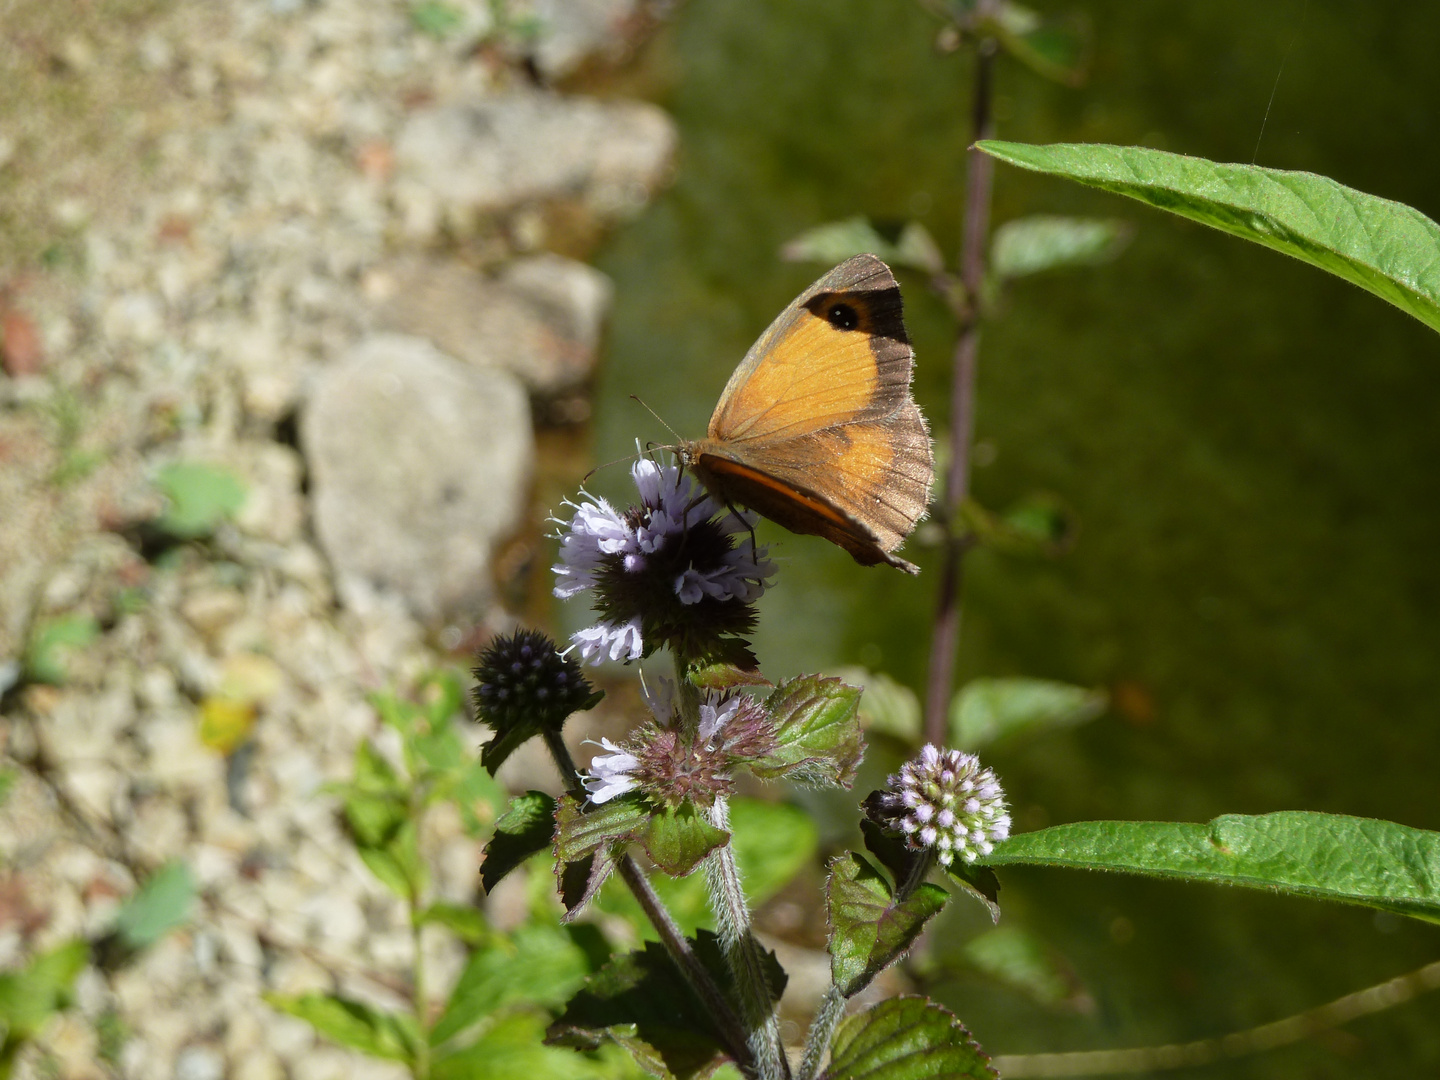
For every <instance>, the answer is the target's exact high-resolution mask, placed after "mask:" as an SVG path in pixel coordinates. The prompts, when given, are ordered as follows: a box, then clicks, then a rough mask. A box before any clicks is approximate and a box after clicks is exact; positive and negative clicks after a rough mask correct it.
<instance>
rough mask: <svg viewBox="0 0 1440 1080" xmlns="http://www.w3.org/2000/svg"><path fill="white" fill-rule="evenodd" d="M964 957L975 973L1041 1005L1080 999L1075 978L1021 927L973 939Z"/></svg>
mask: <svg viewBox="0 0 1440 1080" xmlns="http://www.w3.org/2000/svg"><path fill="white" fill-rule="evenodd" d="M962 955H963V956H964V958H965V961H966V963H968V964H969V965H970V966H971V967H973V968H975V970H977V971H980V972H982V973H984V974H986V975H989V976H990V977H991V978H992V979H995V980H997V981H998V982H1002V983H1004V984H1005V985H1007V986H1010V987H1013V988H1014V989H1016V990H1019V991H1020V992H1021V993H1023V994H1025V995H1027V996H1028V997H1030V998H1032V999H1033V1000H1035V1001H1038V1002H1040V1004H1042V1005H1062V1004H1065V1003H1067V1002H1075V1001H1077V1000H1078V998H1079V997H1080V992H1079V986H1078V985H1077V983H1076V980H1075V977H1074V976H1073V975H1071V974H1070V973H1069V972H1068V971H1067V970H1065V969H1064V968H1063V967H1062V966H1061V965H1060V964H1059V963H1058V962H1057V960H1056V959H1055V957H1054V955H1053V954H1052V952H1051V950H1050V949H1048V948H1046V946H1045V943H1044V942H1042V941H1041V940H1040V939H1039V938H1037V937H1036V936H1035V935H1034V934H1032V933H1030V932H1029V931H1028V930H1022V929H1021V928H1020V927H1018V926H1005V927H997V928H995V929H994V930H987V931H986V932H985V933H983V934H979V935H977V936H975V937H973V938H971V939H970V940H969V941H968V942H966V943H965V947H964V949H963V950H962Z"/></svg>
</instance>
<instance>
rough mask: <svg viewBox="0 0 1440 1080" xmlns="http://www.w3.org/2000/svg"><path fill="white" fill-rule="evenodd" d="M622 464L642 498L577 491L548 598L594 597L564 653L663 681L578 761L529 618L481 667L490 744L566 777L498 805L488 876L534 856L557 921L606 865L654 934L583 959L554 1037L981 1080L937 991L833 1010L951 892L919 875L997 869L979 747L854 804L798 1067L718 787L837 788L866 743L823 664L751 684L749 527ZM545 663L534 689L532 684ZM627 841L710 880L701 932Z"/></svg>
mask: <svg viewBox="0 0 1440 1080" xmlns="http://www.w3.org/2000/svg"><path fill="white" fill-rule="evenodd" d="M632 475H633V478H634V481H635V485H636V490H637V495H638V502H637V503H636V504H635V505H633V506H631V507H629V508H627V509H625V510H624V511H621V510H618V509H616V508H615V507H613V506H611V505H610V504H609V503H608V502H606V501H605V500H604V499H600V498H596V497H594V496H590V495H585V494H582V498H581V500H580V501H579V502H577V503H574V504H572V510H573V513H572V515H571V517H570V518H569V520H567V521H563V522H559V525H560V535H559V541H560V562H559V564H557V566H556V567H555V572H556V575H557V581H558V584H557V586H556V589H555V591H556V594H557V595H559V596H561V597H563V598H575V597H581V596H585V597H589V598H590V599H591V600H592V601H593V603H594V606H595V609H596V615H597V618H596V621H595V623H594V624H593V625H592V626H589V627H587V628H585V629H582V630H580V631H578V632H576V633H575V634H574V635H573V638H572V643H571V646H570V649H568V650H567V653H574V654H577V655H578V656H579V657H580V658H581V659H587V660H591V661H598V660H599V659H602V658H604V657H609V658H611V659H617V660H618V659H623V660H627V661H632V660H644V659H647V658H650V657H653V656H654V655H655V654H656V653H657V652H659V651H661V650H667V651H668V652H669V653H670V655H671V658H672V659H673V662H674V674H675V678H674V679H673V680H672V679H670V678H666V677H664V676H658V675H652V676H650V677H648V678H647V679H646V680H645V682H644V684H643V695H644V700H645V704H646V711H647V713H648V716H646V717H644V718H643V719H642V720H641V722H640V723H639V724H638V725H637V726H636V727H635V729H634V730H633V731H632V733H631V734H630V735H629V736H627V737H626V738H625V739H623V740H622V741H621V742H619V743H614V742H611V741H609V740H608V739H607V740H602V741H601V743H600V744H598V745H599V748H600V752H599V753H597V754H595V755H593V757H592V760H591V762H590V764H589V766H588V768H586V769H585V770H583V771H582V770H580V769H578V768H576V766H575V763H574V762H573V761H572V760H571V757H570V754H569V751H568V749H567V748H566V746H565V744H564V743H563V741H562V740H561V739H560V737H559V727H558V725H556V724H555V723H553V717H554V716H555V715H557V714H556V712H555V711H554V707H553V703H554V702H555V701H556V699H557V697H559V696H562V695H565V694H569V693H573V692H574V690H573V688H574V687H575V685H576V682H575V680H576V672H575V671H573V670H571V668H572V665H573V664H574V661H572V660H569V659H565V658H562V656H561V654H560V653H559V652H558V651H556V649H555V646H554V645H553V644H550V645H548V648H549V655H544V654H543V653H542V652H541V651H540V645H539V640H538V639H537V637H536V635H535V634H534V633H533V632H529V631H522V632H520V633H518V634H516V635H513V636H510V637H504V638H501V639H498V640H497V641H495V642H494V643H492V644H491V646H490V647H489V648H488V649H487V650H486V651H485V653H484V654H483V655H482V656H481V658H480V663H479V665H478V666H477V668H476V671H475V674H476V678H477V680H478V686H477V689H476V692H475V700H476V704H477V717H478V718H479V719H480V720H481V721H482V722H485V723H487V724H488V725H490V726H491V727H492V728H493V729H494V731H495V735H494V738H493V740H492V742H491V743H490V744H489V745H492V746H507V747H508V746H510V745H512V744H513V743H515V741H516V740H517V739H523V738H525V737H529V736H531V735H535V734H539V735H541V736H542V737H543V738H544V739H545V743H546V745H547V747H548V748H549V749H550V751H551V754H552V756H553V757H554V760H555V764H556V766H557V768H558V769H559V771H560V774H561V776H562V777H563V778H564V780H565V783H566V788H567V790H566V793H565V794H564V795H562V796H561V798H560V799H558V800H550V799H549V798H548V797H547V796H545V795H543V794H541V793H539V792H528V793H526V794H524V795H520V796H518V797H517V798H516V799H515V800H513V801H512V803H511V805H510V808H509V809H508V810H507V812H506V814H505V816H504V817H503V818H502V819H501V820H500V821H499V822H498V823H497V827H496V836H495V838H494V839H493V840H492V841H491V842H490V844H489V846H488V848H487V853H486V861H485V884H486V887H487V888H488V887H493V885H494V884H495V883H496V882H497V881H498V880H500V878H501V877H503V875H504V874H505V873H507V872H508V871H510V870H512V869H513V868H514V867H516V866H518V865H519V864H520V863H521V862H523V861H524V860H525V859H526V858H528V857H529V856H531V855H534V854H538V853H540V852H543V851H549V852H550V853H551V854H552V855H553V857H554V866H555V875H556V888H557V892H558V894H559V896H560V898H561V901H562V903H563V905H564V907H565V916H564V919H565V921H566V922H570V921H571V920H573V919H575V918H576V916H578V915H579V914H580V913H581V912H583V911H584V910H585V909H586V907H587V906H588V905H589V904H590V903H591V902H592V901H593V900H594V899H595V897H596V895H597V894H598V892H599V891H600V889H601V887H602V886H603V885H604V884H605V882H606V880H607V879H608V878H609V877H610V876H611V875H612V874H617V875H618V876H619V877H620V878H621V879H622V880H623V881H624V882H625V884H626V885H627V886H628V887H629V888H630V889H631V891H632V892H633V893H634V895H635V897H636V899H637V901H639V904H640V907H641V909H642V910H643V911H644V912H645V914H646V916H647V917H648V918H649V919H650V920H651V921H652V923H653V924H654V927H655V930H656V932H657V934H658V936H659V938H660V942H661V944H660V945H658V946H656V945H651V946H648V947H647V948H645V949H644V950H642V951H640V952H638V953H631V954H628V955H626V956H623V957H619V958H617V959H615V960H612V961H611V962H610V963H609V964H607V965H606V966H605V967H603V968H601V969H600V970H599V971H598V972H596V973H595V974H594V975H593V976H592V977H591V978H590V979H589V980H588V981H587V983H586V985H585V988H584V989H583V990H582V991H581V992H580V993H579V994H578V995H576V997H575V998H573V999H572V1000H571V1001H570V1002H569V1003H568V1004H567V1005H566V1007H565V1009H564V1011H563V1012H562V1013H561V1015H560V1017H559V1019H558V1020H557V1021H556V1023H555V1024H554V1025H553V1026H552V1028H551V1029H550V1037H551V1039H552V1041H554V1042H556V1043H559V1044H562V1045H568V1046H573V1047H577V1048H583V1049H594V1048H597V1047H599V1046H601V1045H603V1044H605V1043H606V1042H610V1043H615V1044H618V1045H620V1046H622V1047H624V1048H625V1049H626V1050H627V1051H629V1052H630V1053H631V1054H632V1055H633V1056H634V1058H635V1061H636V1062H637V1064H639V1065H640V1066H641V1067H642V1068H643V1069H645V1070H646V1071H647V1072H649V1073H651V1074H652V1075H655V1076H662V1077H664V1076H675V1077H679V1078H686V1077H690V1076H694V1075H698V1074H703V1073H705V1072H708V1071H709V1070H710V1069H711V1068H712V1067H714V1066H715V1065H716V1064H718V1063H719V1062H720V1061H721V1060H724V1059H728V1060H730V1061H732V1062H734V1064H735V1065H736V1066H737V1067H738V1068H739V1069H740V1071H741V1072H742V1074H744V1075H745V1076H748V1077H756V1078H761V1080H781V1078H789V1077H792V1076H797V1075H798V1076H800V1077H802V1078H804V1080H811V1078H813V1077H815V1076H818V1075H819V1074H820V1069H821V1067H822V1065H823V1063H824V1062H825V1060H826V1058H827V1055H828V1056H829V1057H830V1058H831V1064H830V1066H829V1068H828V1070H827V1072H826V1073H825V1075H826V1076H827V1077H831V1078H836V1080H838V1078H840V1077H846V1076H858V1075H861V1074H862V1073H865V1072H867V1071H868V1070H872V1069H874V1068H884V1067H887V1066H885V1064H884V1063H885V1062H886V1061H890V1060H898V1059H900V1058H911V1057H912V1056H913V1055H914V1054H917V1053H918V1054H920V1055H921V1056H922V1057H933V1058H934V1059H935V1061H936V1062H937V1063H940V1062H943V1063H944V1064H945V1067H946V1068H947V1069H949V1070H950V1071H951V1072H952V1073H953V1074H954V1075H963V1076H975V1077H987V1076H992V1075H994V1074H993V1071H992V1070H991V1069H990V1068H989V1066H988V1064H987V1061H986V1058H985V1056H984V1054H983V1053H982V1052H981V1051H980V1050H979V1048H978V1047H977V1046H976V1044H975V1043H974V1040H973V1039H971V1038H970V1036H969V1035H968V1033H967V1032H966V1031H965V1029H964V1027H963V1026H962V1025H961V1024H960V1023H959V1021H957V1020H956V1019H955V1018H954V1017H952V1016H951V1015H950V1014H949V1013H948V1012H946V1011H945V1010H944V1009H942V1008H941V1007H940V1006H938V1005H935V1004H933V1003H931V1002H929V1001H925V1000H923V999H910V998H904V999H898V1000H896V1001H890V1002H884V1003H882V1004H881V1005H879V1006H876V1007H874V1008H872V1009H870V1010H868V1011H867V1012H866V1013H864V1014H861V1016H859V1017H857V1018H852V1019H851V1020H849V1021H845V1022H844V1023H842V1022H841V1021H842V1020H843V1018H844V1012H845V1005H846V1002H847V1001H848V1000H849V999H851V998H853V997H854V996H855V995H856V994H858V993H859V992H860V991H861V990H863V989H864V988H865V987H866V986H868V985H869V984H870V983H871V982H872V981H873V979H874V978H875V976H876V975H878V974H879V973H880V972H881V971H883V970H884V969H885V968H886V967H888V966H890V965H891V964H893V963H895V962H896V961H898V960H899V959H900V958H901V957H902V956H904V955H905V953H906V952H907V951H908V950H909V949H910V947H911V946H912V945H913V943H914V942H915V939H916V938H917V936H918V935H919V934H920V932H921V930H922V929H923V928H924V926H925V924H926V923H927V922H928V921H929V920H930V919H931V918H932V917H933V916H934V915H935V914H936V913H937V912H939V911H940V910H941V908H942V907H943V906H944V904H945V902H946V901H947V900H948V898H949V895H950V894H949V893H948V892H947V891H946V890H945V889H943V888H941V887H940V886H938V885H935V884H932V883H930V882H929V881H928V877H929V876H930V873H931V871H932V870H940V871H945V872H948V873H949V874H951V875H953V879H954V880H956V881H958V882H959V883H961V884H962V885H963V886H964V887H965V888H966V889H967V890H972V891H979V892H981V893H986V894H988V895H989V897H990V899H992V900H993V884H992V882H993V879H990V878H989V877H988V875H986V874H983V873H982V872H980V871H976V870H975V869H974V867H973V865H972V864H973V863H974V862H975V860H976V859H977V858H979V857H982V856H983V855H984V854H987V853H990V852H992V851H993V850H994V848H993V845H994V843H995V842H996V841H998V840H1001V839H1003V838H1004V837H1005V836H1006V835H1007V834H1008V831H1009V825H1010V820H1009V817H1008V815H1007V814H1006V811H1005V805H1004V796H1003V794H1002V793H1001V791H1000V787H999V783H998V782H997V781H996V779H995V777H994V775H993V773H991V772H990V771H989V770H988V769H985V768H984V767H983V766H981V765H980V763H979V762H978V760H977V759H976V758H975V757H974V756H973V755H970V754H962V753H960V752H959V751H942V750H940V749H939V748H937V747H935V746H930V745H927V746H926V747H925V748H924V750H922V751H921V753H920V755H919V756H918V757H917V758H916V759H915V760H914V761H913V762H910V763H909V764H907V765H905V766H904V767H903V768H902V769H901V771H900V773H899V774H897V775H896V776H894V777H892V778H891V780H890V784H889V786H888V787H887V789H886V790H884V791H881V792H876V793H875V794H874V795H873V796H872V797H871V799H870V800H868V801H867V804H866V810H867V819H866V828H865V832H864V835H865V849H866V850H865V851H864V852H859V851H852V852H847V853H845V854H844V855H842V856H840V857H838V858H837V859H835V860H833V861H832V863H831V867H830V879H829V883H828V886H827V896H826V901H827V913H828V919H829V925H830V929H831V934H830V943H831V954H832V965H831V980H832V981H831V987H830V990H829V991H828V993H827V994H826V997H825V1001H824V1005H823V1007H822V1009H821V1011H820V1014H819V1016H818V1017H817V1018H816V1021H815V1023H814V1024H813V1025H812V1028H811V1032H810V1036H809V1038H808V1040H807V1044H806V1046H805V1047H804V1049H803V1052H802V1053H800V1054H799V1055H798V1056H799V1061H798V1063H792V1061H791V1059H790V1055H788V1054H787V1052H786V1047H784V1046H783V1045H782V1043H781V1038H780V1028H779V1021H778V1017H777V1015H776V1010H775V1005H776V1002H777V1001H778V999H779V996H780V992H781V990H782V989H783V987H784V982H785V974H784V972H783V970H781V968H780V965H779V964H778V963H777V962H776V959H775V957H774V955H773V954H771V953H770V952H768V951H767V950H765V949H764V948H763V947H761V946H760V944H759V943H758V942H757V941H756V939H755V936H754V934H753V932H752V927H751V911H750V906H749V902H748V899H747V897H746V893H745V890H744V887H743V882H742V880H741V876H740V870H739V866H738V862H737V859H736V857H735V853H734V849H733V845H732V843H731V839H732V836H731V830H730V808H729V804H730V798H731V796H732V793H733V791H734V786H735V778H736V776H737V775H738V774H739V773H741V772H744V771H748V772H749V773H750V774H751V775H752V776H754V777H755V778H757V779H759V780H762V781H782V780H783V781H787V782H790V783H798V784H803V785H808V786H815V787H849V786H850V785H851V784H852V783H853V781H854V779H855V773H856V769H857V767H858V765H859V763H860V760H861V758H862V756H863V754H864V740H863V736H862V733H861V729H860V722H859V718H858V705H859V701H860V693H861V691H860V689H859V688H857V687H854V686H850V685H848V684H847V683H845V682H843V681H841V680H840V679H838V678H834V677H827V676H823V675H802V676H799V677H796V678H792V679H789V680H786V681H783V682H780V683H779V684H778V685H777V684H774V683H772V682H771V680H769V679H768V678H767V677H766V676H764V675H763V674H762V673H761V671H760V670H759V665H758V663H757V661H756V659H755V656H754V653H753V651H752V650H751V649H750V645H749V642H748V640H747V634H748V633H749V631H750V630H752V629H753V627H754V626H755V623H756V618H757V616H756V612H755V609H754V606H753V605H754V601H755V600H756V599H757V598H758V597H759V595H760V594H761V592H762V591H763V590H764V589H765V588H767V587H769V585H770V581H771V579H772V578H773V577H774V576H775V574H776V569H775V566H774V564H773V563H772V562H771V561H770V559H769V558H768V553H767V552H766V550H765V549H764V548H763V547H757V546H756V543H755V540H754V535H753V528H754V525H755V521H754V519H753V518H752V517H751V516H750V515H748V514H742V513H740V512H736V511H734V510H731V509H727V508H725V507H722V506H720V505H719V504H718V503H717V502H716V501H715V500H713V499H712V498H711V497H710V496H708V495H706V494H704V492H703V491H701V490H700V489H698V488H697V486H696V485H695V483H694V481H693V480H692V479H691V478H690V477H689V476H687V475H686V474H685V473H683V472H682V471H681V470H680V469H679V468H678V467H676V466H674V465H666V464H661V463H659V462H656V461H653V460H651V459H649V458H642V459H641V460H640V461H638V462H637V463H636V465H635V467H634V469H633V472H632ZM541 671H546V672H549V673H550V679H551V681H550V682H549V683H547V682H545V681H544V680H543V679H540V678H530V677H528V675H527V673H528V672H537V673H538V672H541ZM552 822H553V826H552ZM632 848H634V849H638V850H639V851H641V852H643V854H644V856H645V859H646V862H647V863H648V864H649V867H650V868H652V869H653V871H655V872H658V873H660V874H663V875H667V876H671V877H687V876H689V875H691V874H698V875H700V876H701V877H703V880H704V882H705V885H706V890H707V893H708V898H709V903H710V910H711V914H712V918H713V921H714V926H715V928H716V929H715V933H713V934H712V933H708V932H705V931H703V930H702V931H700V932H698V933H697V934H695V935H693V936H687V935H684V934H683V933H681V931H680V930H679V927H678V924H677V923H676V921H675V919H674V918H673V916H672V915H671V914H670V913H669V911H668V910H667V908H666V907H665V905H664V904H663V903H662V902H661V901H660V899H659V896H658V895H657V894H656V892H655V890H654V889H653V887H652V886H651V885H650V883H649V881H648V880H647V870H645V869H642V867H641V865H640V863H639V861H638V860H636V859H635V858H634V856H632V855H631V854H630V852H631V849H632ZM917 1040H918V1041H917Z"/></svg>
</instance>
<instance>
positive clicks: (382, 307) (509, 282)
mask: <svg viewBox="0 0 1440 1080" xmlns="http://www.w3.org/2000/svg"><path fill="white" fill-rule="evenodd" d="M366 287H367V291H369V292H370V293H371V295H372V297H373V298H374V299H375V300H376V302H377V313H378V315H379V317H380V321H381V322H382V323H384V324H385V325H386V326H387V327H389V328H390V329H393V330H399V331H402V332H403V333H407V334H415V335H417V336H420V337H424V338H427V339H428V340H429V341H431V342H432V343H434V344H435V345H436V346H437V347H439V348H440V349H443V350H444V351H445V352H447V353H449V354H450V355H451V356H454V357H456V358H457V359H460V360H464V361H465V362H466V363H467V364H476V365H481V366H485V365H489V366H494V367H503V368H505V369H506V370H508V371H512V372H514V373H515V374H516V375H518V376H520V378H521V379H522V380H524V382H525V385H526V386H528V387H529V388H530V389H532V390H535V391H538V392H540V393H556V392H559V391H563V390H569V389H572V388H574V387H575V386H576V385H578V384H579V383H581V382H583V381H584V380H585V379H586V378H587V377H588V376H589V374H590V371H591V368H592V367H593V366H594V364H595V353H596V350H597V348H598V347H599V344H600V331H601V327H602V325H603V323H604V319H605V313H606V311H607V310H608V309H609V306H610V297H611V293H612V291H613V290H612V288H611V285H610V279H609V278H607V277H606V276H605V275H604V274H602V273H601V272H600V271H598V270H596V269H594V268H593V267H590V266H586V265H585V264H584V263H581V262H575V261H574V260H573V259H565V258H562V257H560V256H559V255H534V256H530V257H528V258H523V259H517V260H515V261H514V262H513V263H511V264H510V265H509V266H507V267H506V268H505V269H504V270H503V271H502V272H501V273H500V274H499V275H497V276H495V277H489V276H487V275H485V274H481V273H479V272H478V271H476V270H472V269H470V268H469V267H467V266H465V265H464V264H463V263H460V262H456V261H453V260H451V261H442V260H439V259H427V258H418V257H414V256H411V257H407V258H404V259H398V260H396V261H395V262H393V263H391V264H389V265H387V266H384V267H380V268H378V269H376V270H375V271H373V272H372V273H371V274H370V276H369V278H368V279H367V282H366Z"/></svg>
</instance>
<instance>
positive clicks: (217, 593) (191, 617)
mask: <svg viewBox="0 0 1440 1080" xmlns="http://www.w3.org/2000/svg"><path fill="white" fill-rule="evenodd" d="M244 613H245V597H244V595H243V594H242V593H241V592H240V591H239V590H238V589H228V588H225V587H223V586H211V587H208V588H202V589H197V590H196V591H195V592H192V593H190V594H189V595H188V596H186V597H185V599H184V600H183V601H182V602H181V604H180V614H181V615H183V616H185V621H186V622H188V623H189V624H190V625H191V626H193V627H195V629H196V630H199V631H200V632H201V633H202V634H207V635H212V634H215V633H218V632H219V631H220V630H223V629H224V628H225V627H226V626H228V625H229V624H230V623H232V622H234V621H235V620H236V619H238V618H239V617H240V616H241V615H243V614H244Z"/></svg>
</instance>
